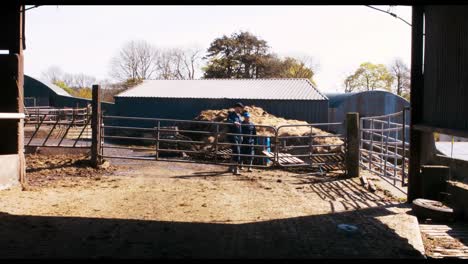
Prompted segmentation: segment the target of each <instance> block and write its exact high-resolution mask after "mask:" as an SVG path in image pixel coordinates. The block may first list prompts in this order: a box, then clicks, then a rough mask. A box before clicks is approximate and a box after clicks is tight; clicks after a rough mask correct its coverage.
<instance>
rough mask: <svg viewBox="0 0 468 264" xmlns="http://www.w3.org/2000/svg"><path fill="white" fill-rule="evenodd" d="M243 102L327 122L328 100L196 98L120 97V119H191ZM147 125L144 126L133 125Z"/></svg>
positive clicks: (281, 112)
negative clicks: (121, 117) (202, 113)
mask: <svg viewBox="0 0 468 264" xmlns="http://www.w3.org/2000/svg"><path fill="white" fill-rule="evenodd" d="M238 101H241V102H242V103H243V104H245V105H255V106H258V107H262V108H263V109H265V110H266V111H267V112H269V113H271V114H274V115H276V116H280V117H284V118H288V119H298V120H304V121H307V122H327V119H328V101H326V100H322V101H286V100H232V99H194V98H186V99H185V98H184V99H176V98H135V97H116V98H115V104H116V114H117V115H120V116H135V117H152V118H170V119H183V120H191V119H193V118H194V117H196V116H197V115H198V114H199V113H200V112H201V111H203V110H206V109H223V108H229V107H231V106H232V105H234V104H235V103H236V102H238ZM133 123H134V124H135V125H139V126H145V124H144V123H142V122H138V124H136V123H137V122H133ZM127 124H129V123H127Z"/></svg>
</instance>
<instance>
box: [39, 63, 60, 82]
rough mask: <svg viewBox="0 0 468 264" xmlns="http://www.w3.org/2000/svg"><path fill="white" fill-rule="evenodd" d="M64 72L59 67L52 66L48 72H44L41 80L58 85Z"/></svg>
mask: <svg viewBox="0 0 468 264" xmlns="http://www.w3.org/2000/svg"><path fill="white" fill-rule="evenodd" d="M63 75H64V72H63V71H62V69H61V68H60V67H58V66H50V67H49V68H48V69H47V70H45V71H43V72H42V76H41V78H42V79H43V80H45V81H48V82H50V83H56V82H58V81H61V80H62V77H63Z"/></svg>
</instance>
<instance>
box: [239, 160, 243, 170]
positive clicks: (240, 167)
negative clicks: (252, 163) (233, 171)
mask: <svg viewBox="0 0 468 264" xmlns="http://www.w3.org/2000/svg"><path fill="white" fill-rule="evenodd" d="M242 165H243V163H242V162H241V164H240V165H239V170H244V167H242Z"/></svg>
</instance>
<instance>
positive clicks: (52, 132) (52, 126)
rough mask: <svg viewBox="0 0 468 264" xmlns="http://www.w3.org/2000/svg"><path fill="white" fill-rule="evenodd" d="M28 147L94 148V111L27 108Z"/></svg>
mask: <svg viewBox="0 0 468 264" xmlns="http://www.w3.org/2000/svg"><path fill="white" fill-rule="evenodd" d="M25 112H26V113H25V116H26V117H25V120H24V138H25V140H24V142H25V146H26V147H65V148H66V147H71V148H90V147H91V109H89V108H51V107H27V108H26V110H25Z"/></svg>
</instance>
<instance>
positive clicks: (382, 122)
mask: <svg viewBox="0 0 468 264" xmlns="http://www.w3.org/2000/svg"><path fill="white" fill-rule="evenodd" d="M408 114H409V108H405V109H404V110H402V111H400V112H396V113H393V114H388V115H382V116H372V117H362V118H361V119H360V134H361V140H360V142H361V143H360V153H359V154H360V155H359V156H360V165H361V166H362V167H363V168H364V169H367V170H369V171H371V172H372V173H374V174H376V175H378V176H380V177H381V178H382V179H383V180H385V181H387V182H389V183H391V184H393V185H394V186H395V187H397V188H398V189H399V190H401V191H403V192H406V191H405V190H404V188H402V187H405V186H406V185H407V182H408V179H407V178H408V177H407V175H408V164H409V158H408V156H409V147H410V145H409V125H407V124H406V123H407V121H408Z"/></svg>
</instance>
